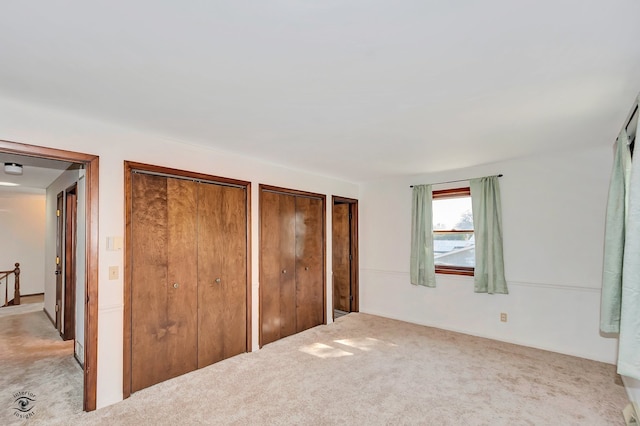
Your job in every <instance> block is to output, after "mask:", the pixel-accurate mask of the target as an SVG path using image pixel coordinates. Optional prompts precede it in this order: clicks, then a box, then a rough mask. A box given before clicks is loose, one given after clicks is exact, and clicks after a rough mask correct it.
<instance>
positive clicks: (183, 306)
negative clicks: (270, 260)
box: [131, 174, 198, 392]
mask: <svg viewBox="0 0 640 426" xmlns="http://www.w3.org/2000/svg"><path fill="white" fill-rule="evenodd" d="M131 184H132V188H131V190H132V212H131V221H132V223H131V241H132V259H131V261H132V268H131V325H132V327H131V348H132V353H131V367H132V368H131V375H132V377H131V390H132V392H135V391H137V390H140V389H143V388H146V387H149V386H151V385H154V384H156V383H159V382H162V381H164V380H167V379H170V378H172V377H176V376H179V375H181V374H184V373H186V372H189V371H192V370H195V369H196V367H197V315H196V314H197V308H198V300H197V275H196V274H197V257H198V256H197V245H196V244H194V241H196V240H197V222H196V218H197V216H196V211H197V186H196V185H197V184H196V183H194V182H191V181H186V180H180V179H173V178H167V177H161V176H152V175H145V174H133V176H132V182H131Z"/></svg>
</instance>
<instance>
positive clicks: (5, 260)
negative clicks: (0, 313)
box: [0, 192, 45, 304]
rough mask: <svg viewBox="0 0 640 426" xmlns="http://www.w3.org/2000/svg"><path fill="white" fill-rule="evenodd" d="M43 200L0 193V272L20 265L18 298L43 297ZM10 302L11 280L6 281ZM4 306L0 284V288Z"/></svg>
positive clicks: (11, 294) (3, 288) (25, 195)
mask: <svg viewBox="0 0 640 426" xmlns="http://www.w3.org/2000/svg"><path fill="white" fill-rule="evenodd" d="M44 215H45V196H44V192H43V193H41V194H21V193H14V192H0V270H2V271H8V270H12V269H13V268H14V264H15V263H16V262H18V263H20V294H22V295H27V294H37V293H44V270H43V263H44V242H45V227H44ZM9 281H10V283H9V299H13V277H12V278H10V279H9ZM0 291H2V302H0V304H2V303H4V295H5V294H4V292H5V287H4V284H2V285H0Z"/></svg>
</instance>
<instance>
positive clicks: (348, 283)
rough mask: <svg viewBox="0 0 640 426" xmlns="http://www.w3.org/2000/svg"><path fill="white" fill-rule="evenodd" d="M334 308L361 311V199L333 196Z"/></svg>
mask: <svg viewBox="0 0 640 426" xmlns="http://www.w3.org/2000/svg"><path fill="white" fill-rule="evenodd" d="M332 253H333V256H332V259H333V261H332V264H333V309H334V316H335V311H336V310H337V311H342V312H357V311H358V201H357V200H354V199H350V198H341V197H333V208H332Z"/></svg>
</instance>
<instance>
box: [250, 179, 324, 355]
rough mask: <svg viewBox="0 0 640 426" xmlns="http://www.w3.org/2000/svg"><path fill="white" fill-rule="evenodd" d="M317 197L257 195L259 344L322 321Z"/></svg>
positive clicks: (321, 243) (320, 215) (320, 218)
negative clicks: (258, 203)
mask: <svg viewBox="0 0 640 426" xmlns="http://www.w3.org/2000/svg"><path fill="white" fill-rule="evenodd" d="M323 206H324V203H323V200H322V199H318V198H311V197H306V196H299V195H292V194H287V193H281V192H277V191H265V190H263V191H261V194H260V327H261V329H260V330H261V340H260V343H261V344H262V345H265V344H268V343H271V342H274V341H276V340H278V339H281V338H283V337H286V336H289V335H292V334H295V333H297V332H300V331H303V330H306V329H308V328H311V327H315V326H316V325H320V324H322V323H323V322H324V214H323Z"/></svg>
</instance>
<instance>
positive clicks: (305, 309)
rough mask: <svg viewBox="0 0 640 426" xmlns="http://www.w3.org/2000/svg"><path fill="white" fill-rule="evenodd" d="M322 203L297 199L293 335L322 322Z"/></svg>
mask: <svg viewBox="0 0 640 426" xmlns="http://www.w3.org/2000/svg"><path fill="white" fill-rule="evenodd" d="M322 209H323V203H322V200H319V199H316V198H307V197H296V332H300V331H303V330H306V329H308V328H311V327H315V326H316V325H320V324H322V323H323V322H324V288H323V283H324V279H323V278H324V220H323V218H324V215H323V210H322Z"/></svg>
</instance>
